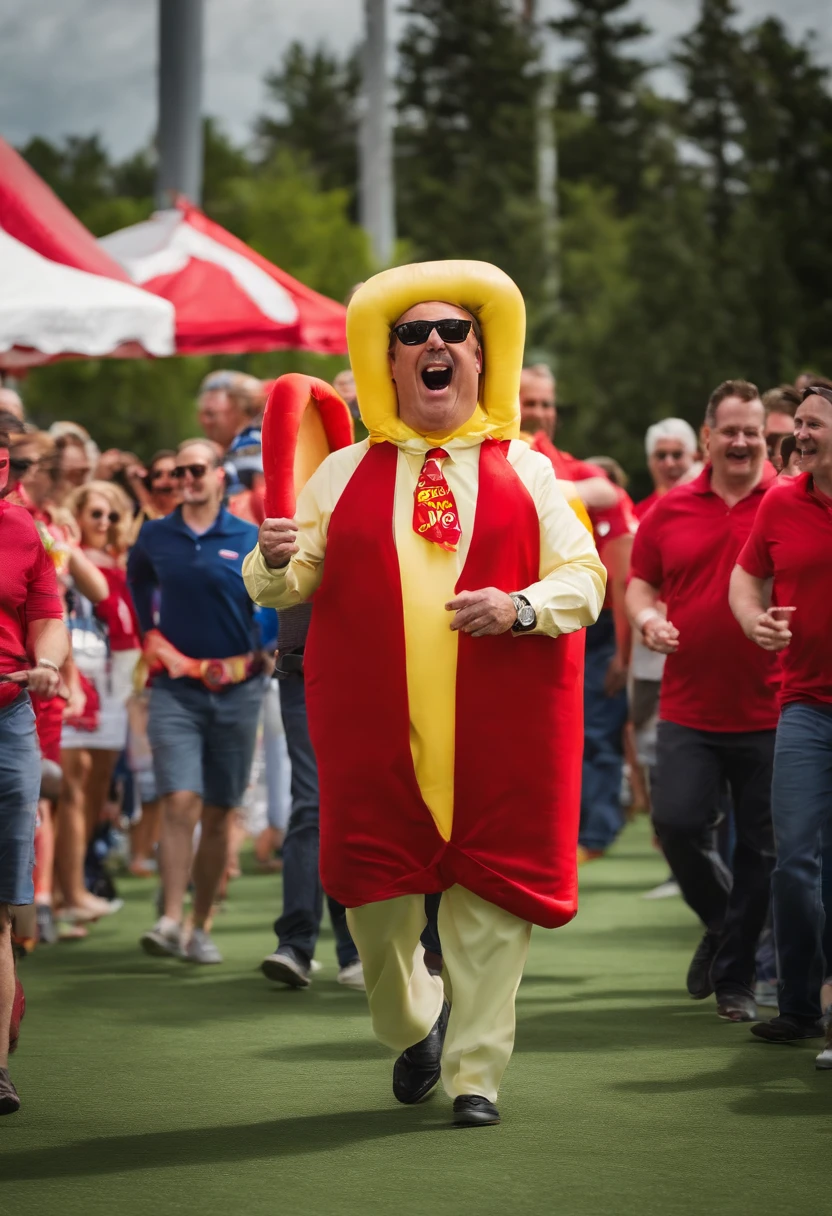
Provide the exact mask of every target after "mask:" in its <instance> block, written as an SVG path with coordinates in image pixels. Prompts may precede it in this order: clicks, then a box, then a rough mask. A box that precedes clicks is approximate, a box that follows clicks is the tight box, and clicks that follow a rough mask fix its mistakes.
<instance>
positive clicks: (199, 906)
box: [194, 803, 234, 929]
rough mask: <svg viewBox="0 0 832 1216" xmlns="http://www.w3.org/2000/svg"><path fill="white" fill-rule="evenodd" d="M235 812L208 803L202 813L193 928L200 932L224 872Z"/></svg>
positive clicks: (197, 853) (196, 858)
mask: <svg viewBox="0 0 832 1216" xmlns="http://www.w3.org/2000/svg"><path fill="white" fill-rule="evenodd" d="M233 813H234V812H233V811H231V810H229V809H228V808H227V807H223V806H212V805H211V804H210V803H206V804H205V807H204V809H203V811H202V836H201V838H200V841H199V848H198V849H197V852H196V857H195V858H194V886H195V887H196V892H195V894H194V925H195V926H196V928H197V929H204V928H205V925H206V922H207V921H208V919H209V917H210V915H211V908H212V907H213V904H214V900H215V898H216V895H217V891H218V890H219V887H220V881H221V879H222V876H223V874H224V873H225V867H226V865H227V862H228V839H229V829H230V823H231V818H232V816H233Z"/></svg>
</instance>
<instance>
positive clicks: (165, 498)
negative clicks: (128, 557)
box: [130, 448, 182, 545]
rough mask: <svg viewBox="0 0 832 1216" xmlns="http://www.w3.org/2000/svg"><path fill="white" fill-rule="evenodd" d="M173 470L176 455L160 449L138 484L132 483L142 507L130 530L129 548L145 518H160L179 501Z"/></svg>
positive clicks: (178, 485) (178, 488) (180, 491)
mask: <svg viewBox="0 0 832 1216" xmlns="http://www.w3.org/2000/svg"><path fill="white" fill-rule="evenodd" d="M175 467H176V452H173V451H171V450H169V449H166V448H163V449H162V451H160V452H157V453H156V455H155V456H153V457H152V458H151V460H150V463H149V464H148V466H147V472H146V474H145V476H144V477H143V478H142V479H141V481H140V482H133V483H132V486H133V489H134V491H135V493H136V497H137V498H138V500H139V503H140V504H141V506H140V510H139V512H138V514H137V515H136V517H135V519H134V520H133V525H132V528H131V530H130V544H131V545H133V544H134V543H135V541H136V538H137V536H138V535H139V533H140V532H141V530H142V525H143V524H144V523H145V522H146V521H147V520H148V519H163V518H164V516H165V515H170V513H171V511H173V509H174V508H175V507H178V506H179V503H180V502H181V501H182V483H181V481H180V480H179V479H177V478H176V477H175V476H174V473H173V470H174V468H175Z"/></svg>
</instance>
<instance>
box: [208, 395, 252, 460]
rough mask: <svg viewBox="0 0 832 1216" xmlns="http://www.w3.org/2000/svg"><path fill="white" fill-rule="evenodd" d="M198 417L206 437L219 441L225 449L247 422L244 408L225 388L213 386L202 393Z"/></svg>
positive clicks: (215, 441)
mask: <svg viewBox="0 0 832 1216" xmlns="http://www.w3.org/2000/svg"><path fill="white" fill-rule="evenodd" d="M197 418H198V419H199V425H200V427H201V429H202V430H203V431H204V432H205V435H206V438H208V439H211V440H213V442H214V443H218V444H219V445H220V447H221V448H222V449H223V451H225V449H226V448H227V447H228V446H229V445H230V443H231V440H232V439H233V438H234V436H235V435H236V434H237V432H238V431H239V430H241V429H242V427H243V425H244V423H245V418H244V416H243V412H242V410H241V409H240V408H239V406H238V405H237V404H236V402H235V401H233V400H232V399H231V398H230V397H229V395H228V393H227V392H226V391H225V389H223V388H211V389H208V391H207V392H205V393H203V394H202V396H201V397H200V399H199V405H198V407H197Z"/></svg>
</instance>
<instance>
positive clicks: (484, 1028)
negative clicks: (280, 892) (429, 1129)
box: [347, 886, 532, 1102]
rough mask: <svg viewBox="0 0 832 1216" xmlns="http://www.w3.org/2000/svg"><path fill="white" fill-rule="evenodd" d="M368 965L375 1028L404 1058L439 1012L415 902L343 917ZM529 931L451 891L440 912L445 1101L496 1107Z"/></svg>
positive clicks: (461, 891)
mask: <svg viewBox="0 0 832 1216" xmlns="http://www.w3.org/2000/svg"><path fill="white" fill-rule="evenodd" d="M347 923H348V925H349V927H350V932H351V933H352V936H353V940H354V942H355V944H356V946H357V948H358V953H359V955H360V957H361V962H362V964H363V967H364V980H365V982H366V985H367V998H368V1000H369V1003H370V1016H371V1018H372V1022H373V1030H374V1032H375V1035H376V1038H378V1039H379V1040H380V1041H381V1042H382V1043H384V1044H385V1045H386V1046H387V1047H392V1048H393V1049H394V1050H395V1051H399V1052H401V1051H404V1050H405V1048H407V1047H412V1046H413V1045H414V1044H415V1043H419V1042H421V1040H422V1039H424V1038H425V1036H426V1035H427V1033H428V1031H429V1030H430V1028H431V1027H432V1026H433V1024H434V1022H435V1021H436V1019H437V1018H438V1017H439V1013H440V1010H441V1009H442V1001H443V999H444V996H445V991H444V986H443V982H442V979H441V978H440V977H439V976H432V975H430V974H429V973H428V971H427V969H426V967H425V964H424V950H423V949H422V946H421V943H420V941H419V938H420V936H421V933H422V930H423V929H424V927H425V924H426V923H427V921H426V918H425V901H424V897H423V896H421V895H402V896H400V897H399V898H398V899H386V900H382V901H381V902H380V903H375V904H365V905H364V906H363V907H361V908H350V909H349V910H348V911H347ZM531 929H532V927H531V925H530V924H529V922H528V921H524V920H519V919H518V918H517V917H516V916H512V915H511V914H510V913H509V912H504V911H503V909H502V908H498V907H497V906H496V905H495V904H490V903H487V902H486V901H485V900H484V899H480V898H479V896H478V895H474V894H473V893H472V892H471V891H466V889H465V888H464V887H459V886H455V887H451V888H450V890H448V891H445V892H444V894H443V896H442V903H441V904H440V907H439V937H440V939H441V941H442V954H443V958H444V961H445V971H446V974H447V977H448V980H449V991H448V998H449V999H450V1001H451V1016H450V1021H449V1022H448V1033H447V1035H446V1038H445V1050H444V1052H443V1056H442V1084H443V1086H444V1087H445V1091H446V1092H447V1093H448V1095H449V1096H450V1097H451V1098H456V1097H459V1096H460V1095H461V1094H479V1095H480V1096H481V1097H483V1098H488V1100H489V1101H491V1102H493V1101H494V1100H495V1098H496V1097H497V1090H498V1089H499V1087H500V1081H501V1080H502V1076H503V1073H504V1072H505V1070H506V1066H507V1065H508V1062H509V1059H510V1058H511V1053H512V1049H513V1047H514V1027H515V1016H514V998H515V996H516V994H517V989H518V986H519V984H520V979H521V977H522V974H523V967H524V966H525V963H526V956H527V954H528V951H529V939H530V937H531Z"/></svg>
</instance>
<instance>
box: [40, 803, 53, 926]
mask: <svg viewBox="0 0 832 1216" xmlns="http://www.w3.org/2000/svg"><path fill="white" fill-rule="evenodd" d="M38 815H39V816H40V826H39V828H38V830H37V839H36V842H35V903H36V904H51V903H52V877H53V873H52V872H53V870H54V868H55V820H54V815H53V808H52V803H51V802H50V801H49V799H48V798H41V800H40V802H39V803H38Z"/></svg>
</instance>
